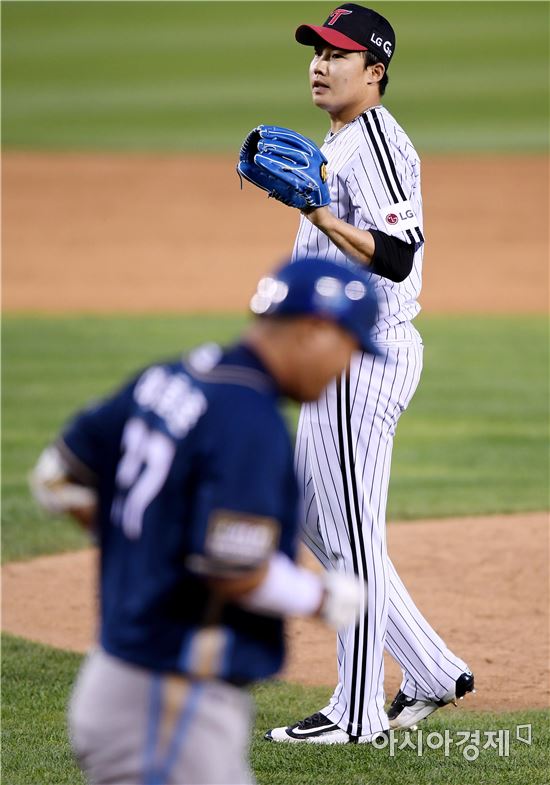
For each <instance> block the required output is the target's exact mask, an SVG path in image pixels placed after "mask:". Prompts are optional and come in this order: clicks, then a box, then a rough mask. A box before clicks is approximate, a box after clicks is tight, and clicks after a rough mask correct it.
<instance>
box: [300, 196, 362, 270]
mask: <svg viewBox="0 0 550 785" xmlns="http://www.w3.org/2000/svg"><path fill="white" fill-rule="evenodd" d="M304 215H305V216H306V218H307V219H308V221H310V222H311V223H312V224H313V225H314V226H316V227H317V229H319V230H320V231H321V232H323V234H326V235H327V237H328V238H329V239H330V240H331V241H332V242H333V243H334V245H335V246H336V247H337V248H338V249H339V250H340V251H342V253H343V254H345V255H346V256H348V257H350V258H352V259H354V260H355V261H357V262H359V264H363V265H367V266H368V265H370V263H371V262H372V258H373V256H374V251H375V243H374V237H373V236H372V234H371V233H370V232H368V231H366V230H364V229H358V228H357V227H356V226H352V224H348V223H346V221H343V220H342V219H341V218H337V217H336V216H335V215H333V214H332V213H331V212H330V210H329V209H328V207H319V208H318V209H316V210H311V211H310V212H306V213H304Z"/></svg>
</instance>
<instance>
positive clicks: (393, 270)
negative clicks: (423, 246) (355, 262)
mask: <svg viewBox="0 0 550 785" xmlns="http://www.w3.org/2000/svg"><path fill="white" fill-rule="evenodd" d="M370 233H371V234H372V236H373V237H374V256H373V257H372V260H371V263H370V265H369V267H368V269H369V272H372V273H376V275H380V276H381V277H382V278H388V279H389V280H390V281H395V282H396V283H401V281H404V280H405V278H406V277H407V276H408V275H410V273H411V270H412V266H413V259H414V253H415V250H416V249H415V246H414V244H410V243H406V242H404V241H403V240H399V239H398V238H397V237H392V236H391V235H389V234H384V232H380V231H378V229H371V230H370Z"/></svg>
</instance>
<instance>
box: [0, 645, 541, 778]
mask: <svg viewBox="0 0 550 785" xmlns="http://www.w3.org/2000/svg"><path fill="white" fill-rule="evenodd" d="M2 641H3V654H2V676H3V696H2V728H3V734H4V753H3V761H2V763H3V766H2V769H3V778H2V781H3V782H5V783H6V785H8V783H9V785H78V784H79V783H83V782H84V780H83V778H82V777H81V775H80V773H79V772H78V770H77V768H76V766H75V764H74V762H73V760H72V757H71V754H70V750H69V745H68V742H67V738H66V733H65V711H66V703H67V698H68V694H69V691H70V687H71V684H72V682H73V680H74V678H75V675H76V672H77V670H78V666H79V663H80V657H79V656H77V655H75V654H68V653H66V652H59V651H54V650H52V649H50V648H48V647H47V646H38V645H36V644H32V643H28V642H26V641H23V640H21V639H19V638H14V637H12V636H9V635H4V636H3V639H2ZM253 692H254V697H255V700H256V704H257V717H256V730H255V733H254V739H253V744H252V750H251V762H252V766H253V768H254V771H255V773H256V777H257V780H258V783H259V785H367V783H378V785H398V783H403V782H412V783H429V785H449V783H457V785H497V783H498V785H527V783H528V784H529V785H543V783H547V782H548V779H547V773H548V772H547V767H548V763H549V757H548V750H549V748H550V724H549V723H548V716H547V715H545V713H544V712H540V711H529V712H515V713H513V714H501V715H495V714H472V713H466V712H461V711H457V710H453V709H445V711H444V712H443V711H442V712H438V713H437V714H435V715H434V717H433V718H430V719H429V720H428V721H426V722H425V723H424V724H423V726H422V737H423V739H424V744H423V746H424V749H423V751H422V755H419V754H418V744H419V742H418V736H417V734H415V733H413V734H411V735H410V737H409V739H410V741H411V744H414V747H413V748H412V749H411V748H406V747H405V748H404V749H401V750H399V749H394V750H393V754H390V749H389V747H386V748H385V749H380V750H377V749H373V748H372V747H370V746H369V745H357V746H349V747H335V748H332V749H330V748H324V749H320V748H319V747H316V746H311V747H309V746H306V747H304V746H303V745H300V746H299V747H298V748H296V747H293V746H292V745H286V744H285V745H277V744H268V743H267V742H265V741H263V739H262V735H263V733H264V731H265V730H266V729H267V728H269V727H273V726H274V725H278V724H284V723H286V722H287V721H288V720H289V719H290V718H292V717H296V718H299V717H301V716H302V715H303V711H304V707H307V706H309V707H311V706H319V705H322V703H324V702H325V700H326V698H327V690H326V689H324V688H319V687H315V688H305V687H298V686H296V685H287V684H284V683H281V682H272V683H267V684H263V685H260V686H258V687H256V688H255V689H254V691H253ZM528 724H530V725H531V732H532V743H531V745H527V744H522V743H520V742H518V741H517V740H516V727H517V726H518V725H528ZM446 730H448V731H449V733H450V738H451V739H452V740H453V741H452V743H451V745H450V747H449V755H448V757H446V756H445V754H444V750H443V749H431V750H430V749H427V747H426V739H427V734H429V733H434V734H435V733H437V734H440V736H443V737H444V733H445V731H446ZM499 730H501V731H509V732H510V736H509V738H510V746H509V756H507V757H504V756H503V755H502V756H501V755H499V753H498V750H497V749H483V745H484V744H486V743H487V739H488V737H487V736H484V733H485V732H487V731H499ZM459 731H462V732H466V731H469V732H470V733H474V732H475V731H479V732H480V742H479V743H478V744H477V745H476V744H475V743H474V746H473V750H474V751H473V752H472V753H471V754H472V755H475V754H476V753H475V749H476V746H477V749H478V753H479V754H478V756H477V758H476V759H475V760H470V761H469V760H467V759H465V757H464V752H463V750H464V746H467V745H468V744H469V743H470V741H469V739H468V741H466V742H465V743H464V745H463V746H462V747H456V746H455V743H457V742H460V741H461V740H462V739H465V738H466V737H465V736H464V735H459ZM404 741H405V735H404V734H400V735H399V737H398V744H399V745H402V744H403V742H404ZM438 741H439V740H438V738H437V737H435V736H432V737H431V741H430V743H431V744H432V745H433V746H435V745H436V744H437V743H438ZM468 754H470V752H468ZM235 785H237V784H235Z"/></svg>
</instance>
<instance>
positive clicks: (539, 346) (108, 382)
mask: <svg viewBox="0 0 550 785" xmlns="http://www.w3.org/2000/svg"><path fill="white" fill-rule="evenodd" d="M243 322H244V319H243V318H239V317H237V316H233V317H232V316H227V317H223V318H222V317H219V318H214V317H206V316H202V317H199V316H192V317H191V316H189V317H162V318H156V317H147V318H142V319H140V318H137V317H134V318H124V317H112V318H107V317H102V318H76V319H74V318H56V319H52V318H38V317H34V318H30V317H29V318H25V317H6V318H5V319H4V334H3V357H4V369H3V377H4V394H3V456H4V471H3V558H4V559H5V560H11V559H15V558H25V557H28V556H30V555H36V554H39V553H47V552H52V551H57V550H60V549H62V548H65V549H66V548H73V547H75V546H78V545H80V544H82V543H83V542H84V540H83V538H82V535H80V534H79V533H78V532H77V530H76V528H74V527H73V526H72V525H71V524H70V523H69V522H64V521H62V520H53V521H49V520H47V519H46V518H45V517H44V516H43V515H42V514H41V513H40V512H39V511H38V510H37V508H36V507H35V505H34V504H33V502H32V500H31V499H30V498H29V494H28V493H27V490H26V479H25V478H26V473H27V472H28V470H29V469H30V467H31V466H32V464H33V461H34V460H35V459H36V456H37V455H38V454H39V452H40V450H41V449H42V447H43V446H44V445H45V444H46V443H47V442H48V441H49V440H51V439H52V438H54V437H55V435H56V433H57V430H58V429H59V428H60V427H61V426H62V423H63V422H64V421H65V419H66V418H67V417H68V416H69V415H70V414H71V413H72V412H73V411H74V410H75V409H76V408H77V407H80V406H82V405H83V404H84V403H86V402H87V401H88V400H89V399H91V398H94V397H97V396H100V395H103V394H106V393H107V392H108V391H110V390H112V389H114V388H115V387H116V386H117V385H118V384H119V383H120V382H121V381H122V376H123V375H124V374H129V373H131V372H133V371H135V370H137V369H139V368H140V367H141V366H143V365H145V364H146V363H147V362H148V361H150V360H152V359H157V358H158V357H167V356H171V355H172V354H174V355H176V354H177V353H178V352H179V350H180V349H185V348H189V347H190V346H192V345H193V344H195V343H197V342H198V341H199V340H214V339H215V340H218V341H222V342H223V341H227V340H229V338H230V336H234V335H235V334H236V333H237V332H238V331H239V328H240V327H241V325H242V324H243ZM419 327H420V329H421V331H422V333H423V336H424V341H425V345H426V349H425V371H424V374H423V378H422V382H421V385H420V388H419V390H418V392H417V395H416V396H415V398H414V399H413V403H412V404H411V407H410V411H409V412H407V413H406V414H405V415H404V416H403V418H402V421H401V423H400V426H399V430H398V435H397V439H396V449H395V458H394V467H393V472H392V479H391V485H390V506H389V515H390V518H393V519H396V518H418V517H434V516H446V515H447V516H448V515H459V514H460V515H462V514H464V515H466V514H474V513H498V512H514V511H520V510H539V509H545V508H546V507H547V505H548V486H547V478H548V454H547V451H546V437H547V402H548V389H547V385H548V362H547V356H546V343H545V340H546V323H545V320H544V318H543V317H529V318H527V317H508V318H504V317H503V318H499V319H497V318H494V319H490V320H489V319H487V320H484V319H479V318H475V319H474V318H468V319H464V318H453V319H447V318H444V317H429V318H428V317H424V318H422V319H421V320H420V321H419ZM295 412H296V410H295V409H291V411H290V414H291V416H292V418H293V416H294V414H295Z"/></svg>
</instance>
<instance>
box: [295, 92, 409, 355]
mask: <svg viewBox="0 0 550 785" xmlns="http://www.w3.org/2000/svg"><path fill="white" fill-rule="evenodd" d="M321 149H322V151H323V153H324V154H325V155H326V157H327V160H328V165H327V170H328V177H329V180H328V184H329V187H330V193H331V199H332V203H331V206H330V209H331V210H332V211H333V212H334V213H335V214H336V215H337V216H338V218H341V219H342V220H344V221H346V222H347V223H350V224H353V225H354V226H357V227H358V228H359V229H365V230H369V229H380V230H382V231H387V228H386V226H385V224H384V223H383V220H382V216H381V214H380V209H381V208H382V207H384V206H386V205H388V204H390V203H392V204H395V203H399V202H401V201H403V200H405V199H407V200H409V201H410V202H411V205H412V208H413V209H414V212H415V215H416V217H417V219H418V225H417V227H416V228H414V229H409V230H407V231H406V232H399V233H398V234H397V235H396V236H397V237H399V238H400V239H402V240H405V241H406V242H409V243H414V244H415V245H416V253H415V257H414V264H413V269H412V272H411V274H410V275H409V276H408V278H406V279H405V281H402V282H401V283H395V282H393V281H389V280H388V279H386V278H381V277H380V276H378V275H375V274H371V278H372V281H373V284H374V287H375V289H376V290H377V293H378V294H379V297H380V315H379V320H378V324H377V325H376V328H375V334H378V335H377V337H378V339H379V340H383V341H399V340H405V341H406V340H410V339H411V338H412V337H413V336H414V332H412V331H411V329H410V320H411V319H413V318H414V317H415V316H416V315H417V314H418V313H419V311H420V306H419V304H418V302H417V298H418V295H419V294H420V289H421V286H422V260H423V254H424V250H423V249H424V245H423V240H424V236H423V231H422V196H421V193H420V161H419V159H418V156H417V154H416V151H415V150H414V147H413V146H412V144H411V142H410V140H409V138H408V137H407V135H406V134H405V132H404V131H403V129H402V128H401V127H400V126H399V125H398V124H397V122H396V121H395V120H394V118H393V117H392V115H391V114H390V113H389V112H388V111H387V109H385V108H384V107H383V106H377V107H374V108H373V109H370V110H368V111H367V112H365V113H364V114H363V115H361V116H360V117H358V118H357V119H356V120H354V121H353V122H351V123H349V125H347V126H345V127H344V128H342V129H341V130H340V131H339V132H338V133H336V134H334V135H332V136H331V135H329V136H327V138H326V139H325V143H324V145H323V147H322V148H321ZM299 256H315V257H319V258H321V259H328V260H330V261H335V262H340V263H342V264H347V263H348V260H347V258H346V257H345V256H344V254H343V253H342V252H341V251H339V250H338V248H337V247H336V246H335V245H334V244H333V243H332V242H331V241H330V240H329V239H328V237H327V236H326V235H325V234H323V232H321V231H320V230H319V229H317V228H316V227H314V226H313V225H312V224H311V223H310V222H309V221H308V220H307V219H306V218H304V217H303V216H302V217H301V219H300V226H299V229H298V234H297V236H296V242H295V244H294V250H293V258H294V259H296V258H298V257H299Z"/></svg>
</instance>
